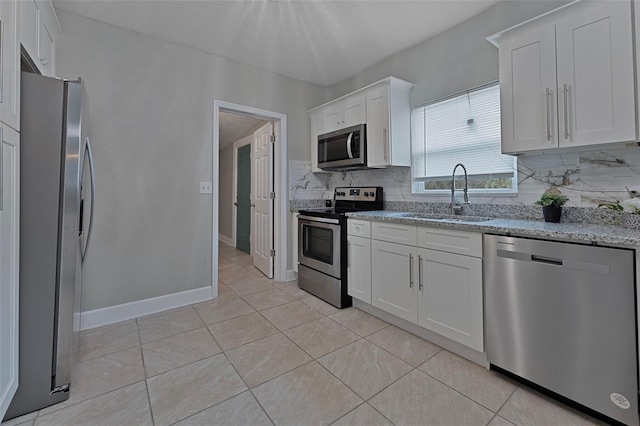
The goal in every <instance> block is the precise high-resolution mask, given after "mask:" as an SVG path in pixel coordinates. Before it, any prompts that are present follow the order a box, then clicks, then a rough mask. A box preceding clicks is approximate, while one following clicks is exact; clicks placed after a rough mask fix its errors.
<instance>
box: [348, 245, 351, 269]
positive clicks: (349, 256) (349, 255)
mask: <svg viewBox="0 0 640 426" xmlns="http://www.w3.org/2000/svg"><path fill="white" fill-rule="evenodd" d="M347 245H348V246H349V247H347V268H351V241H347Z"/></svg>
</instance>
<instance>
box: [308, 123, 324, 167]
mask: <svg viewBox="0 0 640 426" xmlns="http://www.w3.org/2000/svg"><path fill="white" fill-rule="evenodd" d="M309 115H310V116H311V171H312V172H314V173H315V172H321V171H322V169H320V168H318V135H321V134H322V110H315V111H312V112H311V113H310V114H309Z"/></svg>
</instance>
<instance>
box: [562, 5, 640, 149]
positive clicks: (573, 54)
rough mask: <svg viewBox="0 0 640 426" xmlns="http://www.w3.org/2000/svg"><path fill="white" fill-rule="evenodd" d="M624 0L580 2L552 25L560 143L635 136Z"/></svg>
mask: <svg viewBox="0 0 640 426" xmlns="http://www.w3.org/2000/svg"><path fill="white" fill-rule="evenodd" d="M631 21H632V19H631V4H630V2H629V1H605V2H582V3H578V4H576V5H575V6H574V7H572V8H571V13H570V14H567V16H566V17H564V18H563V19H562V20H559V21H558V22H557V25H556V39H557V41H556V43H557V53H558V59H557V60H558V90H559V91H560V93H559V97H558V98H559V99H558V112H559V114H558V117H559V120H558V121H559V139H560V147H569V146H582V145H593V144H601V143H610V142H625V141H632V140H635V138H636V123H635V116H636V114H635V104H634V99H635V98H634V96H635V89H634V87H635V86H634V76H633V72H634V70H633V36H632V28H631Z"/></svg>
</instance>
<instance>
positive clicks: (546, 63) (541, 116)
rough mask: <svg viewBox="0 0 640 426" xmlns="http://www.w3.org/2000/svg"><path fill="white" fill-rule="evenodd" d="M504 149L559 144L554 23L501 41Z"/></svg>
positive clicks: (503, 150)
mask: <svg viewBox="0 0 640 426" xmlns="http://www.w3.org/2000/svg"><path fill="white" fill-rule="evenodd" d="M499 56H500V108H501V109H500V113H501V120H502V124H501V125H502V152H503V153H515V152H525V151H532V150H540V149H545V148H556V147H557V146H558V132H557V114H556V112H557V111H556V99H557V89H556V48H555V28H554V25H553V24H548V25H536V26H532V27H530V28H528V29H526V30H522V32H519V33H517V34H513V35H511V36H509V37H508V38H506V39H505V40H504V41H502V42H500V52H499Z"/></svg>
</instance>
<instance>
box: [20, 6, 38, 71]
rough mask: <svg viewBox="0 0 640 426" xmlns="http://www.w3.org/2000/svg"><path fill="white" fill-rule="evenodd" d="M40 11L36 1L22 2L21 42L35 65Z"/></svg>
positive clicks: (36, 62)
mask: <svg viewBox="0 0 640 426" xmlns="http://www.w3.org/2000/svg"><path fill="white" fill-rule="evenodd" d="M39 15H40V11H39V10H38V7H37V6H36V3H35V1H33V0H25V1H21V2H20V42H21V43H22V46H23V47H24V49H25V50H26V51H27V53H28V54H29V57H30V58H31V60H32V61H33V63H34V64H36V65H38V66H39V65H40V64H39V61H38V25H39V24H40V16H39Z"/></svg>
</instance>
